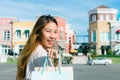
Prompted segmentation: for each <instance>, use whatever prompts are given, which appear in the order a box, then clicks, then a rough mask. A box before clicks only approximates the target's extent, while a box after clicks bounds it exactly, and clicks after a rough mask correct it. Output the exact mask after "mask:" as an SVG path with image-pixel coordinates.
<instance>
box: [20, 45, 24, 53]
mask: <svg viewBox="0 0 120 80" xmlns="http://www.w3.org/2000/svg"><path fill="white" fill-rule="evenodd" d="M23 48H24V45H19V53H20V52H21V51H22V50H23Z"/></svg>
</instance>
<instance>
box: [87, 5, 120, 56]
mask: <svg viewBox="0 0 120 80" xmlns="http://www.w3.org/2000/svg"><path fill="white" fill-rule="evenodd" d="M117 12H118V10H117V9H113V8H109V7H106V6H104V5H101V6H99V7H97V8H95V9H93V10H90V11H89V12H88V14H89V43H90V45H91V47H92V50H93V51H95V52H97V53H98V55H101V54H103V55H106V52H107V51H106V49H104V48H105V47H106V48H109V47H110V43H111V38H110V34H111V32H110V25H109V22H110V21H116V19H117Z"/></svg>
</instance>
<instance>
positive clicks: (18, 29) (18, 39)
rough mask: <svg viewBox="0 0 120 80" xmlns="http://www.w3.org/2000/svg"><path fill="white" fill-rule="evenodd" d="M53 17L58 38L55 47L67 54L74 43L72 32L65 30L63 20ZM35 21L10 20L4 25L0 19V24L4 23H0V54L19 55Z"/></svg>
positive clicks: (64, 21) (64, 20)
mask: <svg viewBox="0 0 120 80" xmlns="http://www.w3.org/2000/svg"><path fill="white" fill-rule="evenodd" d="M54 17H55V18H56V20H57V22H58V37H57V40H56V42H55V47H56V49H58V48H60V49H62V50H63V51H64V52H65V53H68V52H69V49H70V47H71V46H72V44H73V41H74V39H73V32H71V31H68V30H67V27H66V19H65V18H63V17H59V16H54ZM36 20H37V18H36ZM36 20H16V19H14V18H11V19H8V21H6V23H5V21H4V19H0V22H4V23H0V37H1V39H0V54H8V52H11V51H13V52H14V53H17V54H19V53H20V52H21V50H22V49H23V48H24V45H25V44H26V42H27V40H28V38H29V36H30V33H31V31H32V29H33V27H34V24H35V22H36ZM69 39H70V40H69Z"/></svg>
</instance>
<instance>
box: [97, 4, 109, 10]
mask: <svg viewBox="0 0 120 80" xmlns="http://www.w3.org/2000/svg"><path fill="white" fill-rule="evenodd" d="M98 8H109V7H107V6H105V5H100V6H98V7H97V9H98Z"/></svg>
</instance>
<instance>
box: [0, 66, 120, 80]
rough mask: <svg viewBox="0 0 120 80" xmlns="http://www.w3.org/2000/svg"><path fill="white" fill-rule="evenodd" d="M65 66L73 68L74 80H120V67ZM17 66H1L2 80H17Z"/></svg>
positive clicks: (0, 74) (0, 78) (0, 79)
mask: <svg viewBox="0 0 120 80" xmlns="http://www.w3.org/2000/svg"><path fill="white" fill-rule="evenodd" d="M63 66H73V69H74V80H119V79H120V64H119V65H108V66H105V65H94V66H91V65H85V64H74V65H73V64H69V65H66V64H65V65H63ZM15 76H16V65H15V64H0V80H15Z"/></svg>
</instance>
